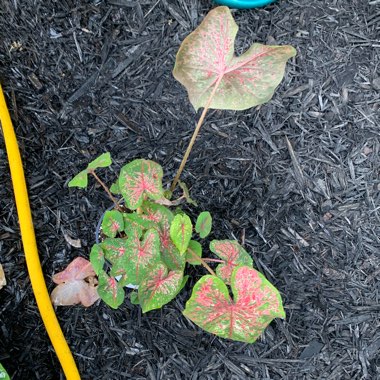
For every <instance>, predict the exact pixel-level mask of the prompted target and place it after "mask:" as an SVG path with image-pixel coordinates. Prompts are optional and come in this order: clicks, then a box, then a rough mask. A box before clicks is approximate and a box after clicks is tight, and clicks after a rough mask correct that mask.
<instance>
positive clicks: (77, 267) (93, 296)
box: [50, 257, 99, 307]
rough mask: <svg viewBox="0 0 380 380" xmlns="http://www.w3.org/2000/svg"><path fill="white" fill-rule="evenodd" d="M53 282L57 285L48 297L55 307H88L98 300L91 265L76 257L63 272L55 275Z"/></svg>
mask: <svg viewBox="0 0 380 380" xmlns="http://www.w3.org/2000/svg"><path fill="white" fill-rule="evenodd" d="M53 281H54V282H55V283H56V284H58V286H56V287H55V288H54V289H53V291H52V293H51V296H50V297H51V300H52V302H53V304H54V305H55V306H70V305H77V304H80V303H81V304H82V305H83V306H85V307H89V306H91V305H92V304H93V303H94V302H96V301H97V300H98V299H99V296H98V293H97V287H96V285H97V280H96V279H95V272H94V270H93V268H92V265H91V263H90V262H89V261H87V260H86V259H83V258H82V257H77V258H76V259H74V260H73V261H72V262H71V263H70V264H69V265H68V266H67V268H66V269H65V270H64V271H62V272H59V273H56V274H55V275H54V276H53Z"/></svg>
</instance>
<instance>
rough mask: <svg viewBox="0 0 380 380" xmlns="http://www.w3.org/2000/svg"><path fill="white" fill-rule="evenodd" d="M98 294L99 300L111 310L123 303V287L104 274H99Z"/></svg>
mask: <svg viewBox="0 0 380 380" xmlns="http://www.w3.org/2000/svg"><path fill="white" fill-rule="evenodd" d="M98 277H99V286H98V294H99V296H100V298H101V299H102V300H103V301H104V302H105V303H106V304H107V305H109V306H111V307H112V308H113V309H117V308H118V307H119V306H120V305H121V304H122V303H123V301H124V297H125V292H124V289H123V287H122V286H121V285H120V284H119V283H118V282H117V280H116V279H115V278H114V277H110V276H108V275H107V273H106V272H104V271H102V272H100V273H99V276H98Z"/></svg>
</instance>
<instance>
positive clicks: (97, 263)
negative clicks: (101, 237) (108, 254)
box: [90, 244, 105, 275]
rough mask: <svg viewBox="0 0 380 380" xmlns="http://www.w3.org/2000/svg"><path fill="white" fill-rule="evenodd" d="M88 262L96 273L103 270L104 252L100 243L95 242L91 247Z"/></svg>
mask: <svg viewBox="0 0 380 380" xmlns="http://www.w3.org/2000/svg"><path fill="white" fill-rule="evenodd" d="M90 262H91V265H92V267H93V268H94V271H95V273H96V274H97V275H98V274H99V273H100V272H101V271H102V270H103V266H104V262H105V257H104V252H103V249H102V247H101V245H100V244H95V245H94V246H93V247H92V248H91V252H90Z"/></svg>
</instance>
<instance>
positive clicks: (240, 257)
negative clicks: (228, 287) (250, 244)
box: [210, 240, 253, 284]
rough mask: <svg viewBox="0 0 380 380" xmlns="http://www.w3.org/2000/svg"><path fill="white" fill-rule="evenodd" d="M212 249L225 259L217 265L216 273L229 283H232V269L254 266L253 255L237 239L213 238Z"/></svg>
mask: <svg viewBox="0 0 380 380" xmlns="http://www.w3.org/2000/svg"><path fill="white" fill-rule="evenodd" d="M210 250H211V251H212V252H214V253H215V254H216V255H217V256H218V257H220V258H221V259H222V260H224V261H225V263H224V264H219V265H218V266H217V267H216V274H217V275H218V276H219V277H220V278H221V279H222V280H223V281H224V282H226V283H227V284H229V283H230V279H231V274H232V271H233V270H234V269H235V268H236V267H238V266H244V265H245V266H249V267H252V266H253V261H252V258H251V256H249V254H248V253H247V252H246V250H245V249H244V248H243V247H242V246H241V245H240V244H239V243H238V242H237V241H235V240H213V241H212V242H211V243H210Z"/></svg>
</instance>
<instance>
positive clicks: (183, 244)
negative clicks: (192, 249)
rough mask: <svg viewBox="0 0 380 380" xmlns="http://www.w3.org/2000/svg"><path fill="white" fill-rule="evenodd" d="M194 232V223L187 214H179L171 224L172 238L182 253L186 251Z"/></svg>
mask: <svg viewBox="0 0 380 380" xmlns="http://www.w3.org/2000/svg"><path fill="white" fill-rule="evenodd" d="M192 234H193V225H192V223H191V220H190V218H189V217H188V216H187V215H186V214H177V215H176V216H175V217H174V219H173V221H172V223H171V225H170V238H171V239H172V241H173V243H174V245H175V246H176V247H177V248H178V250H179V253H180V254H184V253H185V252H186V249H187V246H188V245H189V242H190V239H191V235H192Z"/></svg>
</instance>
